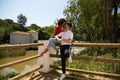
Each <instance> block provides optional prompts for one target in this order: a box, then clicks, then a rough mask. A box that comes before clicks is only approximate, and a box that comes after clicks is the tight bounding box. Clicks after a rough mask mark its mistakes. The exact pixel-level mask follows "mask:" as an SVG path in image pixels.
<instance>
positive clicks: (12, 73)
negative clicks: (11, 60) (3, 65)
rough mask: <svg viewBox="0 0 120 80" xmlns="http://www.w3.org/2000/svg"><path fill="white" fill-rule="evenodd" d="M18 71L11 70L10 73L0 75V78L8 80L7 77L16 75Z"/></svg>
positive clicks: (0, 79)
mask: <svg viewBox="0 0 120 80" xmlns="http://www.w3.org/2000/svg"><path fill="white" fill-rule="evenodd" d="M18 74H19V73H16V72H11V73H8V74H6V75H4V76H3V75H0V80H9V78H12V77H14V76H16V75H18Z"/></svg>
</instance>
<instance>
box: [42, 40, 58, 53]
mask: <svg viewBox="0 0 120 80" xmlns="http://www.w3.org/2000/svg"><path fill="white" fill-rule="evenodd" d="M57 43H58V41H57V40H56V38H50V39H49V41H48V44H47V46H46V48H45V50H44V51H43V52H42V54H44V53H46V52H48V48H49V47H50V46H51V47H52V48H53V49H54V50H55V51H56V52H58V50H57V48H56V44H57Z"/></svg>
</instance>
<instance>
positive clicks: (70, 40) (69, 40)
mask: <svg viewBox="0 0 120 80" xmlns="http://www.w3.org/2000/svg"><path fill="white" fill-rule="evenodd" d="M62 41H64V42H66V43H71V42H72V39H62Z"/></svg>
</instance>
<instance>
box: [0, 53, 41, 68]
mask: <svg viewBox="0 0 120 80" xmlns="http://www.w3.org/2000/svg"><path fill="white" fill-rule="evenodd" d="M38 57H40V55H35V56H32V57H28V58H25V59H21V60H17V61H14V62H10V63H7V64H3V65H0V69H1V68H5V67H8V66H11V65H15V64H18V63H22V62H25V61H28V60H31V59H35V58H38Z"/></svg>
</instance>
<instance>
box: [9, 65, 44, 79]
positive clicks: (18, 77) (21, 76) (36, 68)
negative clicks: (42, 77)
mask: <svg viewBox="0 0 120 80" xmlns="http://www.w3.org/2000/svg"><path fill="white" fill-rule="evenodd" d="M42 67H43V65H41V66H37V67H35V68H33V69H30V70H28V71H26V72H23V73H21V74H19V75H17V76H15V77H13V78H11V79H10V80H20V78H23V77H24V76H26V75H27V74H30V73H31V72H34V71H37V70H39V69H41V68H42Z"/></svg>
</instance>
